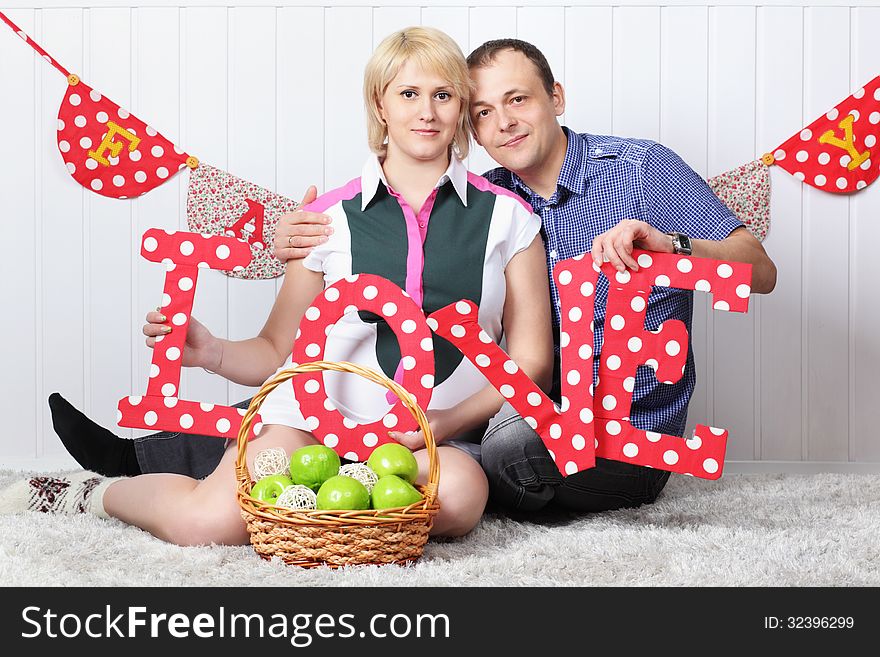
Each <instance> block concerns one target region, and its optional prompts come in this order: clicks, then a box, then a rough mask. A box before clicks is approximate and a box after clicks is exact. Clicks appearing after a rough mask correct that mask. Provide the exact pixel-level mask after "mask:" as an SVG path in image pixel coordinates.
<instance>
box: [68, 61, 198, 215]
mask: <svg viewBox="0 0 880 657" xmlns="http://www.w3.org/2000/svg"><path fill="white" fill-rule="evenodd" d="M68 82H69V86H68V87H67V94H66V95H65V96H64V100H63V101H62V103H61V107H60V108H59V110H58V150H59V151H61V157H62V158H63V159H64V163H65V165H66V166H67V170H68V171H69V172H70V175H71V176H73V178H74V179H75V180H76V181H77V182H78V183H79V184H80V185H82V186H83V187H85V188H86V189H90V190H92V191H93V192H97V193H98V194H101V195H102V196H109V197H111V198H133V197H135V196H140V195H141V194H143V193H145V192H148V191H150V190H151V189H153V188H154V187H157V186H158V185H161V184H162V183H163V182H165V181H166V180H168V178H169V177H171V176H172V175H174V174H175V173H177V171H178V170H179V169H182V168H183V167H185V166H187V160H188V158H187V154H186V153H184V152H182V151H180V150H178V149H177V147H176V146H174V144H172V143H171V142H170V141H168V140H167V139H165V137H163V136H162V135H160V134H159V133H158V132H156V130H154V129H153V128H151V127H150V126H148V125H147V124H146V123H144V122H143V121H141V120H140V119H139V118H137V117H136V116H133V115H132V114H129V113H128V111H127V110H125V109H123V108H121V107H119V105H117V104H116V103H114V102H113V101H111V100H110V99H109V98H106V97H104V96H102V95H101V94H99V93H98V92H97V91H95V90H94V89H92V88H91V87H89V86H88V85H87V84H85V83H84V82H82V81H80V80H79V79H78V78H77V77H76V76H75V75H71V76H70V77H69V78H68ZM189 164H190V165H191V166H195V164H196V160H195V158H190V159H189Z"/></svg>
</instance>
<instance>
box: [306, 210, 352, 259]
mask: <svg viewBox="0 0 880 657" xmlns="http://www.w3.org/2000/svg"><path fill="white" fill-rule="evenodd" d="M341 208H342V204H341V203H337V204H336V205H333V206H331V207H329V208H328V209H326V210H324V214H326V215H327V216H329V217H330V218H331V220H332V221H331V225H339V223H340V221H345V213H344V212H343V211H342V209H341ZM339 232H340V231H339V230H336V231H335V232H334V233H333V234H332V235H330V238H329V239H328V240H327V241H326V242H324V243H323V244H319V245H318V246H316V247H315V248H314V249H312V250H311V251H310V252H309V254H308V255H307V256H306V257H305V258H303V261H302V264H303V267H305V268H306V269H309V270H311V271H316V272H323V271H325V269H324V260H326V258H327V256H328V255H330V253H331V252H332V251H333V250H334V249H335V248H336V239H335V238H338V235H339Z"/></svg>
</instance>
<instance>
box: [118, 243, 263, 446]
mask: <svg viewBox="0 0 880 657" xmlns="http://www.w3.org/2000/svg"><path fill="white" fill-rule="evenodd" d="M141 255H142V256H143V257H145V258H146V259H147V260H150V261H152V262H162V263H164V264H165V268H166V273H165V291H164V294H163V295H162V312H163V314H164V315H165V316H166V317H167V318H168V322H169V323H170V325H171V326H173V327H174V330H173V331H172V332H171V333H169V334H168V335H165V336H159V337H157V338H156V345H155V347H154V348H153V362H152V365H151V366H150V381H149V383H148V384H147V394H146V395H144V396H143V397H134V396H133V397H123V398H122V399H120V400H119V426H122V427H134V428H136V429H156V430H161V431H184V432H188V433H193V434H199V435H204V436H218V437H221V438H235V437H237V436H238V429H239V427H240V426H241V418H242V416H243V415H244V413H245V411H244V409H238V408H232V407H230V406H217V405H214V404H205V403H200V402H194V401H186V400H183V399H179V398H178V397H177V395H178V392H179V390H180V367H181V360H182V356H183V349H184V346H185V345H186V332H187V328H188V326H189V319H190V316H191V314H192V307H193V301H194V300H195V292H196V283H197V282H198V277H199V269H203V268H208V269H223V270H225V269H243V268H244V267H246V266H247V265H248V264H249V263H250V260H251V252H250V247H249V246H248V244H247V243H246V242H243V241H241V240H237V239H233V238H231V237H221V236H218V235H204V234H201V233H187V232H174V233H172V232H167V231H164V230H159V229H156V228H151V229H150V230H148V231H147V232H146V233H144V239H143V243H142V245H141ZM259 426H260V424H259V418H257V419H256V421H255V422H254V424H253V426H252V429H251V431H252V434H253V433H254V432H256V431H258V430H259ZM251 437H253V435H252V436H251Z"/></svg>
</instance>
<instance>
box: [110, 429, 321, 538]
mask: <svg viewBox="0 0 880 657" xmlns="http://www.w3.org/2000/svg"><path fill="white" fill-rule="evenodd" d="M218 440H219V439H218ZM316 442H317V441H316V440H315V438H314V437H313V436H312V435H311V434H310V433H307V432H305V431H300V430H298V429H293V428H291V427H286V426H282V425H271V426H266V427H264V428H263V430H262V432H261V433H260V437H259V438H256V439H254V440H253V441H252V442H251V443H250V444H249V445H248V450H247V459H248V469H249V470H250V471H251V472H253V468H254V465H253V460H254V458H255V457H256V455H257V454H258V453H259V452H260V451H262V450H264V449H266V448H268V447H281V448H283V449H284V450H285V451H286V452H287V453H288V454H290V452H292V451H293V450H295V449H298V448H299V447H302V446H304V445H313V444H315V443H316ZM237 449H238V447H237V446H236V445H232V446H230V447H229V448H228V449H227V450H226V453H225V454H224V455H223V458H222V460H221V461H220V464H219V465H218V466H217V468H216V469H215V470H214V472H212V473H211V474H210V475H208V476H207V477H206V478H205V479H201V480H196V479H191V478H190V477H185V476H183V475H174V474H146V475H140V476H138V477H132V478H130V479H122V480H120V481H117V482H114V483H113V484H111V485H110V486H109V487H108V488H107V491H106V492H105V493H104V509H105V510H106V511H107V513H108V514H110V515H111V516H113V517H115V518H119V519H120V520H122V521H123V522H127V523H128V524H130V525H135V526H137V527H140V528H141V529H145V530H146V531H148V532H150V533H151V534H153V535H154V536H157V537H158V538H161V539H163V540H165V541H169V542H171V543H177V544H178V545H207V544H210V543H221V544H228V545H242V544H246V543H247V542H248V534H247V529H246V527H245V523H244V520H243V519H242V517H241V514H240V510H239V506H238V501H237V500H236V497H235V490H236V485H237V480H236V477H235V460H236V456H237Z"/></svg>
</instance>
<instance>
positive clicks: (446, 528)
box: [0, 27, 553, 545]
mask: <svg viewBox="0 0 880 657" xmlns="http://www.w3.org/2000/svg"><path fill="white" fill-rule="evenodd" d="M470 93H471V81H470V77H469V75H468V69H467V65H466V63H465V59H464V56H463V55H462V53H461V50H460V49H459V48H458V46H457V45H456V44H455V42H454V41H453V40H452V39H450V38H449V37H448V36H447V35H445V34H443V33H442V32H439V31H437V30H434V29H430V28H422V27H413V28H408V29H404V30H400V31H398V32H395V33H394V34H392V35H390V36H389V37H387V38H386V39H385V40H384V41H383V42H382V43H381V44H380V45H379V47H378V48H377V49H376V51H375V52H374V53H373V55H372V57H371V59H370V61H369V62H368V64H367V67H366V71H365V75H364V103H365V107H366V113H367V123H368V134H369V146H370V150H371V151H372V155H371V156H370V157H369V159H368V161H367V162H366V164H365V165H364V167H363V170H362V172H361V175H360V177H358V178H355V179H354V180H352V181H351V182H349V183H348V184H347V185H345V186H344V187H341V188H339V189H337V190H334V191H331V192H329V193H327V194H325V195H323V196H321V197H319V198H318V199H317V200H316V201H314V203H312V204H311V205H310V206H309V208H308V209H311V210H314V211H318V212H324V213H326V214H329V215H330V216H332V217H333V220H334V226H335V228H336V230H335V232H334V234H333V236H332V237H331V238H330V239H329V240H328V241H327V242H326V243H325V244H323V245H322V246H321V247H319V248H317V249H315V250H314V251H313V252H312V253H311V254H310V255H309V256H308V257H307V258H305V259H304V260H292V261H289V262H288V263H287V269H286V273H285V278H284V283H283V285H282V287H281V290H280V292H279V294H278V297H277V299H276V302H275V305H274V306H273V308H272V311H271V313H270V315H269V318H268V320H267V321H266V324H265V326H264V327H263V329H262V331H261V332H260V335H259V336H257V337H256V338H253V339H251V340H245V341H237V342H236V341H228V340H222V339H219V338H216V337H214V336H213V335H212V334H211V333H210V331H208V329H207V328H205V327H204V326H202V325H201V324H199V323H198V322H197V321H195V320H193V321H192V325H191V327H190V331H189V333H188V340H187V349H186V350H185V352H184V353H185V360H184V364H185V365H188V366H199V367H206V368H209V369H211V370H213V371H215V372H217V373H219V374H221V375H222V376H225V377H226V378H228V379H230V380H232V381H236V382H238V383H241V384H244V385H260V384H261V383H262V382H263V381H264V380H266V379H267V378H268V377H269V376H271V375H272V374H273V372H274V371H276V369H277V368H278V367H279V364H281V367H284V366H285V365H287V364H289V363H290V352H289V350H290V345H291V344H292V343H293V339H294V336H295V335H296V331H297V327H298V325H299V322H300V319H301V317H302V316H303V313H304V312H305V310H306V309H307V308H308V306H309V305H310V303H311V301H312V299H313V298H314V297H315V296H316V295H317V294H319V293H320V292H321V291H322V290H323V289H324V288H325V287H326V286H327V285H331V284H333V283H334V282H336V281H338V280H340V279H341V278H344V277H345V276H348V275H350V274H352V273H373V274H378V275H382V276H384V277H386V278H389V279H390V280H392V281H393V282H395V283H397V284H398V285H400V286H401V287H402V288H404V289H405V290H406V291H407V292H408V293H409V295H410V296H411V297H412V298H413V300H414V301H415V302H416V303H417V304H419V305H420V306H421V307H422V309H423V311H424V312H425V313H426V314H429V313H431V312H433V311H435V310H437V309H438V308H441V307H443V306H445V305H447V304H449V303H451V302H453V301H456V300H458V299H460V298H468V299H471V300H472V301H474V302H476V303H477V304H478V305H479V308H480V311H479V318H480V323H481V325H482V326H483V328H484V329H485V330H486V332H487V333H488V334H489V335H490V336H491V337H492V338H493V339H494V340H495V341H496V342H499V341H500V340H501V339H502V337H504V338H505V339H506V348H507V351H508V353H509V354H510V355H511V357H512V358H513V359H514V360H515V361H516V362H517V363H518V364H519V365H520V367H521V368H522V369H523V370H524V371H525V372H526V374H528V375H529V376H530V377H531V378H532V379H533V380H535V381H536V382H538V383H539V385H542V386H544V387H547V386H548V385H549V382H550V378H551V374H552V372H551V370H552V362H553V361H552V356H553V354H552V336H551V330H550V316H549V293H548V280H547V270H546V265H545V256H544V249H543V244H542V242H541V238H540V235H539V231H540V225H541V222H540V219H539V218H538V217H537V216H535V215H534V214H533V213H532V211H531V208H530V207H529V206H528V205H527V204H526V203H525V202H523V201H522V200H521V199H520V198H519V197H517V196H516V195H514V194H512V193H510V192H508V191H506V190H502V189H500V188H497V187H494V186H493V185H491V184H490V183H489V182H488V181H486V179H484V178H481V177H479V176H476V175H474V174H471V173H469V172H467V170H466V169H465V167H464V164H463V163H462V159H463V158H464V157H466V156H467V153H468V140H469V119H468V102H469V100H470ZM147 320H148V322H149V324H148V325H147V326H145V331H144V332H145V333H146V334H148V335H150V336H156V335H159V334H160V333H162V332H167V330H166V329H167V327H166V328H163V322H164V318H161V316H159V314H158V313H149V314H148V315H147ZM386 329H387V326H383V325H382V324H381V322H380V323H379V324H378V325H377V324H376V323H370V322H365V321H362V320H361V318H360V317H359V316H358V314H356V313H351V314H349V315H346V317H345V318H344V319H343V320H340V321H339V322H337V324H336V325H335V327H334V330H333V331H332V333H331V335H330V337H329V339H328V347H327V354H328V357H331V356H332V357H333V359H334V360H343V359H344V360H349V361H353V362H357V363H360V364H362V365H366V366H370V367H374V368H382V369H384V370H385V371H386V373H389V374H392V375H393V373H394V371H395V370H396V367H397V361H398V360H399V351H396V350H397V345H396V341H395V340H394V337H393V334H390V332H389V331H388V330H386ZM153 340H154V338H153V337H150V338H148V344H152V343H153ZM434 354H435V385H434V390H433V396H432V399H431V404H430V406H429V407H428V409H427V416H428V419H429V421H430V424H431V428H432V430H433V432H434V435H435V438H436V440H437V443H438V456H439V460H440V473H441V475H440V486H439V491H438V497H439V502H440V512H439V514H438V515H437V517H436V519H435V522H434V527H433V530H432V533H433V534H435V535H446V536H460V535H463V534H466V533H467V532H469V531H470V530H471V529H472V528H473V527H474V526H475V525H476V524H477V522H478V521H479V519H480V517H481V515H482V513H483V509H484V508H485V504H486V499H487V496H488V484H487V481H486V476H485V474H484V472H483V470H482V468H481V466H480V463H479V441H480V436H481V434H482V431H483V429H484V428H485V425H486V423H487V421H488V420H489V419H490V418H491V417H492V416H493V415H494V414H495V413H497V412H498V410H499V409H500V408H501V406H502V403H503V399H502V397H501V396H500V395H499V394H498V393H497V392H496V391H495V390H494V388H492V387H491V386H489V385H488V384H487V382H486V381H485V379H484V378H483V377H482V376H481V375H480V374H479V372H478V371H477V370H476V368H475V367H474V366H473V365H472V364H471V363H470V362H469V361H468V360H467V359H464V358H463V357H462V356H461V354H460V353H459V352H458V351H457V350H455V349H454V348H452V347H451V345H449V344H448V343H445V341H442V340H440V339H439V338H437V337H436V336H435V338H434ZM285 358H286V359H287V360H286V361H285ZM326 379H327V389H328V394H329V395H330V397H331V399H333V402H334V404H335V405H336V406H337V408H339V410H340V411H342V412H343V413H344V414H345V415H346V416H348V417H350V418H352V419H355V420H360V421H370V420H375V419H377V418H378V417H381V416H382V415H383V414H384V413H385V412H386V411H387V410H388V409H389V407H390V404H389V401H388V400H387V399H386V396H385V394H384V390H383V389H381V388H379V387H378V386H375V385H374V384H371V383H369V382H366V381H363V380H361V379H360V377H356V376H354V375H338V374H337V375H332V376H330V375H328V376H327V377H326ZM261 414H262V417H263V422H264V426H263V429H262V430H261V432H260V435H259V437H258V438H256V439H255V440H254V441H253V442H252V443H251V445H250V446H249V448H248V454H249V457H248V458H249V467H251V468H252V461H251V460H252V459H253V457H254V455H256V454H257V453H258V452H260V451H261V450H263V449H266V448H268V447H282V448H283V449H285V450H286V451H287V453H288V454H289V453H291V452H292V451H294V450H295V449H297V448H299V447H301V446H304V445H310V444H314V443H316V442H317V440H316V438H315V437H314V436H313V435H312V434H311V433H309V431H308V428H307V424H306V422H305V420H304V418H303V417H302V415H301V414H300V413H299V410H298V404H296V402H295V399H294V393H293V387H292V386H290V385H287V386H279V387H278V388H276V389H275V390H274V391H273V392H272V393H271V394H270V395H269V396H268V397H267V399H266V401H265V403H264V404H263V406H262V408H261ZM390 435H391V436H392V437H393V438H395V439H396V440H398V441H399V442H401V443H403V444H405V445H406V446H408V447H409V448H410V449H413V450H414V452H415V455H416V459H417V461H418V463H419V468H420V478H421V480H422V481H424V480H425V479H426V472H427V454H426V451H425V450H424V449H420V448H421V447H424V441H423V437H422V436H421V434H400V433H396V432H390ZM234 461H235V454H234V450H233V449H230V450H227V452H226V454H225V455H224V456H223V459H222V460H221V462H220V464H219V465H218V466H217V468H216V469H215V470H214V472H213V473H211V474H210V475H209V476H207V477H206V478H205V479H202V480H195V479H192V478H189V477H184V476H182V475H174V474H147V475H141V476H137V477H131V478H121V479H103V478H101V477H99V476H96V475H95V474H94V473H91V472H83V473H81V474H76V475H72V476H69V477H66V478H64V479H61V480H59V479H53V478H48V477H41V478H33V479H30V480H27V481H24V482H19V483H17V484H15V485H14V486H13V487H11V488H9V489H7V490H6V491H4V492H3V493H2V494H0V510H6V511H7V512H9V511H17V510H25V509H26V508H30V509H32V510H40V511H49V512H61V513H75V512H92V513H95V514H97V515H100V516H104V517H114V518H118V519H120V520H122V521H124V522H127V523H130V524H133V525H136V526H138V527H141V528H143V529H145V530H147V531H149V532H150V533H152V534H154V535H155V536H157V537H159V538H161V539H164V540H166V541H170V542H173V543H177V544H180V545H201V544H210V543H224V544H244V543H247V542H248V534H247V530H246V528H245V525H244V522H243V520H242V518H241V516H240V514H239V509H238V505H237V502H236V499H235V476H234ZM49 498H51V501H49Z"/></svg>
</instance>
